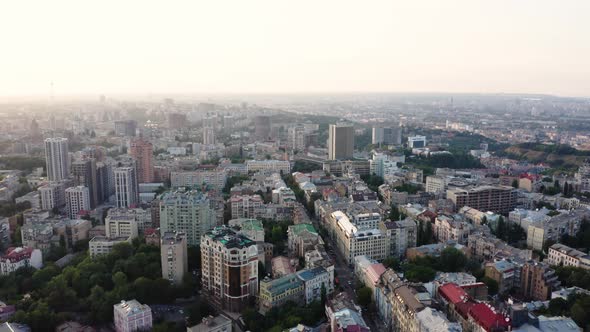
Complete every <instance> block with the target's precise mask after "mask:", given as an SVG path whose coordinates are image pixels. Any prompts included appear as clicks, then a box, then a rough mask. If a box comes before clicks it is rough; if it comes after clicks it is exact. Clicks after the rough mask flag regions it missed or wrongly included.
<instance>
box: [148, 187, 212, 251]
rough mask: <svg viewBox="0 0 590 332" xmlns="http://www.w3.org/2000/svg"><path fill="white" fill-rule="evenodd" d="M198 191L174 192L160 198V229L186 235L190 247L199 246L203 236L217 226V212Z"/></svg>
mask: <svg viewBox="0 0 590 332" xmlns="http://www.w3.org/2000/svg"><path fill="white" fill-rule="evenodd" d="M211 206H212V205H211V201H210V200H209V198H208V197H207V196H206V195H204V194H203V193H201V192H198V191H182V190H178V191H174V192H168V193H165V194H163V195H162V197H161V198H160V229H161V232H162V234H163V233H166V232H182V233H185V234H186V240H187V244H188V245H199V242H200V240H201V236H202V235H203V234H205V232H207V231H209V230H210V229H212V228H213V227H215V226H216V220H217V219H216V217H217V211H216V210H215V209H213V208H212V207H211Z"/></svg>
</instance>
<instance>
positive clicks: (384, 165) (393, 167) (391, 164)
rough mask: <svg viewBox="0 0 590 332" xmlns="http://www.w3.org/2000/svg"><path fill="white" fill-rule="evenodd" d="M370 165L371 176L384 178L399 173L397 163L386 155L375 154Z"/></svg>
mask: <svg viewBox="0 0 590 332" xmlns="http://www.w3.org/2000/svg"><path fill="white" fill-rule="evenodd" d="M369 163H370V168H371V174H376V175H377V176H380V177H382V178H386V177H390V176H393V175H394V174H395V173H396V172H397V171H399V168H398V167H397V161H396V160H394V159H393V158H391V157H390V156H389V155H387V154H384V153H373V157H372V159H371V160H370V161H369Z"/></svg>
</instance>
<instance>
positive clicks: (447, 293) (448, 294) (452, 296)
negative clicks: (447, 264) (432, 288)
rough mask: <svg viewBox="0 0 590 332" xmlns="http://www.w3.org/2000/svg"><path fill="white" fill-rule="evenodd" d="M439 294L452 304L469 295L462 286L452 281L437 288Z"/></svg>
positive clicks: (461, 300)
mask: <svg viewBox="0 0 590 332" xmlns="http://www.w3.org/2000/svg"><path fill="white" fill-rule="evenodd" d="M438 292H439V294H440V295H441V296H442V297H444V298H445V299H447V300H448V301H449V302H451V303H453V304H457V303H459V302H463V301H465V300H466V299H467V298H468V297H469V296H468V295H467V293H466V292H465V290H463V288H461V287H459V286H457V285H456V284H453V283H448V284H444V285H442V286H440V287H439V288H438Z"/></svg>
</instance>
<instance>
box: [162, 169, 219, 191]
mask: <svg viewBox="0 0 590 332" xmlns="http://www.w3.org/2000/svg"><path fill="white" fill-rule="evenodd" d="M226 181H227V171H226V170H224V169H212V170H197V171H190V172H172V173H170V184H171V186H172V188H179V187H195V186H198V187H200V186H202V185H207V186H211V187H213V188H215V189H217V190H222V189H223V187H225V183H226Z"/></svg>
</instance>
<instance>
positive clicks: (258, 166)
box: [246, 160, 291, 174]
mask: <svg viewBox="0 0 590 332" xmlns="http://www.w3.org/2000/svg"><path fill="white" fill-rule="evenodd" d="M246 170H247V172H248V173H250V172H258V171H266V170H268V171H273V172H277V173H278V172H283V174H289V173H291V163H290V162H289V161H284V160H246Z"/></svg>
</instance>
